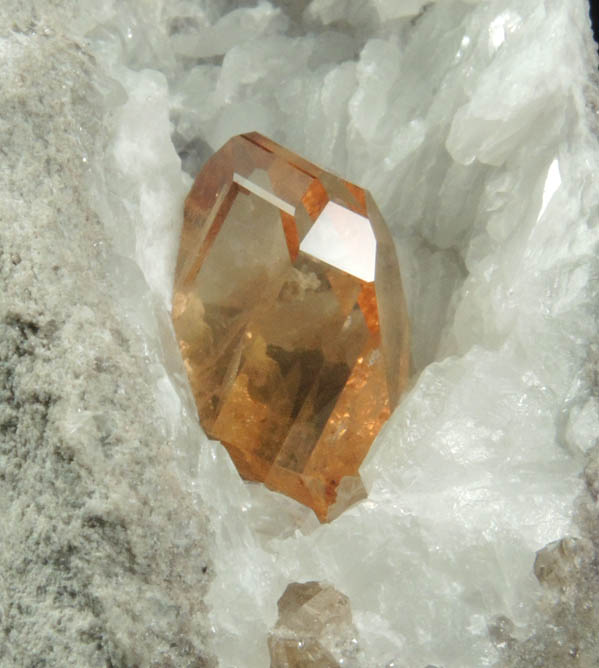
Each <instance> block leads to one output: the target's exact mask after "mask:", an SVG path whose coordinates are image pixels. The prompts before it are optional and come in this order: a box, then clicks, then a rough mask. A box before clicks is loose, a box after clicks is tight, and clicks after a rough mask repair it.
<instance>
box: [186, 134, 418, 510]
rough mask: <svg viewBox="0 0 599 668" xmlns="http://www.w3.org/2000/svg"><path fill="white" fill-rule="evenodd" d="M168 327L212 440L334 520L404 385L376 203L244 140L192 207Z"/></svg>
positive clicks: (195, 193) (270, 146)
mask: <svg viewBox="0 0 599 668" xmlns="http://www.w3.org/2000/svg"><path fill="white" fill-rule="evenodd" d="M173 322H174V325H175V331H176V333H177V337H178V340H179V345H180V347H181V352H182V354H183V358H184V360H185V365H186V368H187V372H188V374H189V378H190V381H191V385H192V390H193V393H194V396H195V399H196V403H197V407H198V412H199V416H200V421H201V423H202V426H203V427H204V429H205V430H206V432H207V433H208V435H209V436H211V437H212V438H215V439H218V440H220V441H221V442H222V443H223V444H224V445H225V446H226V448H227V450H228V451H229V454H230V455H231V458H232V459H233V461H234V462H235V465H236V466H237V469H238V470H239V472H240V473H241V475H242V476H243V477H244V478H245V479H247V480H255V481H261V482H264V483H266V485H267V486H268V487H270V488H271V489H273V490H276V491H279V492H283V493H285V494H287V495H288V496H291V497H293V498H295V499H297V500H298V501H300V502H301V503H303V504H305V505H307V506H310V507H311V508H313V509H314V511H315V512H316V515H317V516H318V517H319V518H320V519H321V520H326V519H327V518H328V519H331V518H330V517H329V507H330V506H332V505H333V504H334V503H335V501H336V500H337V488H338V487H339V485H340V483H341V482H342V481H343V480H344V478H346V477H350V478H353V479H355V478H356V477H357V475H358V468H359V466H360V464H361V463H362V460H363V459H364V456H365V455H366V453H367V452H368V449H369V447H370V445H371V444H372V442H373V440H374V438H375V437H376V435H377V434H378V432H379V430H380V428H381V426H382V424H383V422H384V421H385V420H386V419H387V418H388V417H389V415H390V413H391V411H392V410H393V408H394V407H395V405H396V404H397V402H398V399H399V395H400V393H401V391H402V390H403V388H404V386H405V384H406V381H407V378H408V369H409V337H408V327H407V320H406V315H405V305H404V303H403V298H402V292H401V281H400V276H399V267H398V264H397V257H396V254H395V247H394V244H393V240H392V239H391V236H390V234H389V231H388V230H387V228H386V226H385V223H384V222H383V219H382V217H381V215H380V213H379V212H378V210H377V208H376V205H375V204H374V202H373V200H372V198H371V197H370V195H369V194H368V193H367V192H366V191H364V190H362V189H361V188H358V187H356V186H354V185H353V184H350V183H348V182H347V181H343V180H342V179H340V178H337V177H334V176H332V175H331V174H329V173H327V172H325V171H324V170H322V169H320V168H319V167H316V166H315V165H312V164H310V163H308V162H307V161H305V160H303V159H301V158H300V157H299V156H297V155H294V154H293V153H291V152H289V151H287V150H285V149H283V148H282V147H281V146H279V145H277V144H275V143H274V142H272V141H270V140H268V139H266V138H265V137H263V136H261V135H259V134H257V133H253V134H246V135H242V136H238V137H234V138H233V139H231V140H230V141H229V142H228V143H227V144H226V145H225V146H224V147H223V148H221V149H220V150H219V151H218V152H217V153H216V154H215V155H214V156H213V157H212V158H211V159H210V160H209V161H208V162H207V164H206V165H205V167H204V168H203V170H202V171H201V172H200V174H199V175H198V177H197V178H196V181H195V184H194V186H193V188H192V190H191V192H190V194H189V195H188V197H187V200H186V204H185V222H184V226H183V231H182V235H181V246H180V250H179V259H178V265H177V272H176V278H175V297H174V307H173ZM335 510H336V512H339V510H340V508H339V507H336V509H335Z"/></svg>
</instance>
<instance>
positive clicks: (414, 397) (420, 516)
mask: <svg viewBox="0 0 599 668" xmlns="http://www.w3.org/2000/svg"><path fill="white" fill-rule="evenodd" d="M587 15H588V6H587V3H586V2H585V0H569V2H562V1H561V0H485V1H484V2H477V1H476V0H439V2H429V3H424V2H422V0H311V1H308V0H298V2H292V1H290V0H279V1H277V2H275V1H274V0H273V2H266V1H265V0H262V1H259V2H253V1H252V0H247V1H245V0H243V1H241V0H240V1H236V0H168V1H164V0H142V1H140V2H134V1H133V0H131V1H129V0H102V1H101V2H95V1H94V2H92V1H91V0H90V2H89V3H88V2H83V1H82V2H74V1H73V2H58V0H47V1H42V0H38V1H37V2H35V1H33V2H26V3H22V2H21V3H18V2H16V0H8V1H5V2H3V3H2V5H1V7H0V37H1V41H0V67H1V73H2V76H1V77H0V87H1V88H2V91H1V92H2V95H1V96H0V133H1V134H2V141H1V142H0V151H1V152H2V153H1V156H2V160H1V162H0V178H1V179H2V182H1V184H0V186H1V190H2V194H1V196H0V272H1V277H2V284H1V285H0V308H1V312H0V318H1V320H2V328H3V331H2V334H1V335H0V355H1V367H0V373H1V374H2V375H1V381H0V383H1V388H0V392H2V393H3V394H2V403H1V405H0V423H1V424H2V427H0V447H1V451H0V453H1V457H2V461H1V462H0V475H2V476H3V477H2V479H1V481H0V482H1V484H0V510H1V512H2V518H3V520H4V521H3V522H2V523H1V524H0V540H1V546H0V560H1V561H0V624H1V627H2V630H3V634H4V635H2V636H0V665H2V666H4V665H6V666H14V665H18V666H20V665H23V666H33V665H41V663H40V662H43V661H45V662H46V665H69V662H70V663H72V664H73V665H78V666H86V665H90V666H94V665H101V666H104V665H113V666H135V665H140V666H141V665H152V662H154V664H155V665H169V662H170V665H174V666H179V665H182V666H185V665H193V662H194V661H195V662H199V663H200V665H201V663H202V662H204V663H205V664H208V665H210V663H211V659H210V650H209V648H208V645H207V643H206V630H207V628H208V627H209V625H210V626H213V627H214V629H215V632H214V634H213V635H212V639H211V642H212V644H211V646H212V647H213V648H214V654H216V655H217V656H218V658H219V660H220V662H221V665H223V666H227V667H228V666H243V668H263V666H264V665H267V661H268V646H267V635H268V632H269V630H270V629H272V627H273V625H274V624H275V621H276V614H277V610H276V602H277V600H278V598H279V597H280V596H281V594H282V593H283V592H284V591H285V588H286V586H287V585H288V584H289V583H290V582H294V581H295V582H305V581H311V580H319V581H327V582H330V583H331V584H332V585H333V586H335V587H336V588H338V590H339V591H343V593H344V594H345V595H347V596H348V598H349V601H350V604H351V608H352V616H353V622H354V624H355V626H356V629H357V631H358V634H359V642H360V656H361V657H363V658H364V665H365V666H367V667H368V668H370V667H371V666H376V668H379V666H380V667H381V668H382V667H383V666H387V667H388V668H397V667H399V666H401V667H402V668H406V667H408V666H409V667H410V668H414V667H415V668H419V667H422V666H426V665H427V664H428V665H435V666H439V667H441V666H443V668H464V666H467V667H469V666H473V667H474V666H476V667H478V666H481V665H493V664H495V665H505V666H510V667H511V668H513V667H516V666H517V667H518V668H523V667H524V666H543V667H544V668H545V667H547V668H563V666H567V665H578V666H584V668H590V667H592V666H597V665H599V661H598V658H597V657H598V656H599V650H598V647H597V639H596V628H597V623H598V622H597V618H596V615H597V612H596V611H597V610H598V609H599V604H598V592H599V584H598V578H597V562H598V558H597V547H598V546H599V528H598V527H599V511H598V501H597V499H598V497H599V464H598V461H599V450H598V448H597V439H598V438H599V391H598V389H597V350H596V347H595V346H596V333H597V303H598V299H597V285H598V284H597V276H598V275H599V268H598V253H597V246H598V239H599V231H598V230H599V228H598V227H597V215H598V212H599V187H598V186H597V182H596V174H597V173H598V172H599V151H598V147H597V109H598V103H597V91H598V85H597V74H596V71H597V59H596V53H595V48H594V46H593V44H592V42H591V38H590V29H589V25H588V16H587ZM89 53H93V59H92V58H90V56H89ZM248 130H258V131H261V132H263V133H265V134H267V135H270V136H272V137H273V138H274V139H275V140H278V141H280V142H281V143H283V144H286V145H288V146H289V147H290V148H291V149H293V150H295V151H297V152H299V153H301V154H303V155H305V156H306V157H307V158H308V159H310V160H312V161H315V162H317V163H320V164H322V165H323V166H325V167H326V168H327V169H331V170H334V171H337V172H338V173H340V174H341V175H342V176H344V177H347V178H349V179H351V180H353V181H355V182H356V183H358V184H360V185H362V186H365V187H367V188H369V189H370V190H371V191H372V193H373V195H374V197H375V199H376V201H377V203H378V204H379V206H380V208H381V209H382V211H383V213H384V215H385V216H386V218H387V221H388V223H389V225H390V226H391V228H392V230H393V234H394V235H395V239H396V242H397V247H398V252H399V255H400V263H401V264H402V272H403V276H404V279H405V287H406V292H407V298H408V302H409V310H410V316H411V322H412V328H413V333H414V348H413V356H414V362H415V369H416V375H415V377H414V379H413V387H412V389H411V391H410V392H409V393H408V395H407V396H406V397H405V400H404V401H403V403H402V405H401V406H400V408H399V410H397V411H396V413H395V414H394V416H392V418H391V420H390V422H389V423H388V426H387V428H386V429H385V431H384V433H383V434H382V435H381V437H380V438H379V439H378V441H377V444H375V448H374V449H373V451H372V456H371V457H369V459H368V460H367V462H366V463H365V465H364V466H363V468H362V475H363V477H364V479H365V480H366V482H367V484H368V486H369V498H368V501H366V502H364V503H362V504H358V505H357V506H355V507H354V508H352V509H351V510H350V511H349V512H348V513H346V514H344V515H342V516H341V517H340V518H339V519H338V520H335V522H333V523H331V524H330V525H326V526H322V527H320V526H318V523H317V522H315V519H314V518H313V517H312V516H310V515H309V514H306V512H304V510H303V509H301V508H298V507H297V506H296V505H294V504H293V503H291V502H289V501H288V500H286V499H284V498H278V497H274V496H273V495H271V494H269V493H267V492H265V491H264V490H262V489H260V488H257V487H248V486H247V485H244V484H243V483H242V482H241V481H240V480H239V478H238V476H237V474H236V472H235V470H234V468H233V467H232V466H231V464H230V461H229V460H228V458H227V457H226V454H225V453H224V452H223V449H222V448H220V447H219V446H218V445H217V444H212V443H206V442H205V441H203V439H202V435H201V433H200V432H199V430H198V427H197V423H196V421H195V416H194V415H193V408H192V407H191V406H192V404H191V402H190V400H189V391H188V389H187V388H186V386H185V381H184V376H183V375H182V373H181V371H182V370H181V365H180V361H179V359H178V356H177V352H176V347H175V345H174V340H173V337H172V332H171V330H170V328H169V325H168V319H167V312H168V308H169V300H170V290H171V285H172V269H173V265H174V258H175V254H176V244H177V235H178V229H179V227H178V226H179V224H180V223H178V222H177V221H178V215H179V214H180V209H181V204H182V200H183V197H184V193H185V183H186V182H187V185H189V175H190V174H193V173H194V172H195V170H196V169H197V167H198V166H199V165H200V164H201V163H202V161H203V160H205V158H206V157H207V156H208V155H209V154H210V152H211V151H212V150H215V149H217V148H218V147H219V146H220V145H221V144H222V143H223V142H224V141H225V140H226V139H228V138H229V137H230V136H231V135H232V134H234V133H237V132H242V131H248ZM175 149H176V150H177V152H178V154H179V157H178V156H177V154H176V152H175ZM179 158H180V160H179ZM182 168H183V171H184V172H187V175H186V174H185V173H183V172H182ZM200 445H203V447H199V446H200ZM198 451H199V463H200V468H199V474H198V475H197V477H194V476H195V474H196V471H198V469H197V463H198ZM583 470H584V473H582V474H581V472H582V471H583ZM190 478H193V480H192V481H191V484H190ZM190 488H191V491H190ZM203 507H209V508H210V512H211V515H212V518H213V521H212V523H211V524H212V528H213V533H212V534H211V537H209V536H208V533H207V531H206V522H205V519H204V517H203V515H202V508H203ZM212 555H214V558H213V561H212V562H211V561H210V557H211V556H212ZM365 565H366V566H365ZM249 566H251V567H249ZM205 569H206V572H204V571H205ZM211 573H212V575H213V579H212V584H211V586H210V587H209V588H207V584H208V579H209V575H210V574H211ZM535 576H536V577H535ZM203 602H204V604H206V608H209V609H207V610H206V611H204V608H203ZM208 619H209V620H210V621H208ZM36 662H37V663H36Z"/></svg>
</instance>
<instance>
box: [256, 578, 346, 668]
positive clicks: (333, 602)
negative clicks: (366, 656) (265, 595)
mask: <svg viewBox="0 0 599 668" xmlns="http://www.w3.org/2000/svg"><path fill="white" fill-rule="evenodd" d="M277 605H278V609H279V619H278V621H277V623H276V625H275V627H274V629H273V630H272V632H271V633H270V635H269V637H268V648H269V651H270V660H271V663H270V665H271V668H307V667H308V666H312V667H313V668H342V667H343V668H351V667H352V666H356V665H357V664H356V657H357V655H358V640H357V638H356V635H357V631H356V629H355V628H354V626H353V623H352V614H351V606H350V602H349V599H348V598H347V596H345V595H344V594H342V593H341V592H339V591H337V590H336V589H335V588H334V587H332V586H331V585H328V584H324V583H320V582H314V581H312V582H304V583H300V582H294V583H292V584H290V585H288V586H287V588H286V589H285V592H284V593H283V595H282V596H281V598H280V599H279V601H278V604H277Z"/></svg>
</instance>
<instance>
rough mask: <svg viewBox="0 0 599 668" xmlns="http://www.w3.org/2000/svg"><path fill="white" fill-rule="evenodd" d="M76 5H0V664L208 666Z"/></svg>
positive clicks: (197, 558)
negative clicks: (98, 167)
mask: <svg viewBox="0 0 599 668" xmlns="http://www.w3.org/2000/svg"><path fill="white" fill-rule="evenodd" d="M76 5H77V3H75V2H74V3H72V4H71V3H61V6H60V7H57V8H56V10H55V11H54V10H53V9H52V6H51V4H50V3H48V4H47V5H46V6H45V7H43V8H42V11H41V12H39V11H36V9H35V6H34V4H33V3H31V4H30V5H28V3H24V5H23V3H20V2H19V3H16V2H15V3H13V2H8V3H6V2H3V3H2V6H1V7H0V51H1V53H2V56H1V62H2V65H1V68H2V74H1V76H0V82H1V83H0V89H1V94H0V119H1V120H0V146H1V148H0V153H1V158H0V516H1V517H2V521H1V522H0V666H2V667H6V668H13V667H16V666H19V667H20V668H21V667H22V668H32V667H33V666H67V665H72V666H80V667H82V668H84V667H87V666H102V667H105V666H113V667H117V666H118V667H125V666H196V667H199V666H211V665H214V664H213V661H212V659H211V654H210V651H209V649H207V644H206V617H205V612H204V607H203V596H204V593H205V590H206V585H207V583H208V581H209V579H210V572H211V566H210V550H209V543H210V541H209V539H208V533H207V528H206V527H207V525H206V520H205V517H204V515H203V513H202V511H201V510H198V509H197V508H195V507H194V505H193V504H192V503H191V501H190V495H189V492H188V491H187V490H186V489H185V485H184V478H182V477H181V476H180V475H179V473H178V472H177V467H176V456H175V450H176V443H175V440H174V439H172V438H170V439H169V435H168V434H167V430H166V429H165V424H164V419H163V418H162V417H161V413H160V411H159V410H156V406H155V401H154V397H153V394H152V393H153V389H152V388H153V383H154V381H153V379H152V377H151V374H150V373H149V370H148V367H149V364H150V362H151V358H150V357H149V356H148V355H147V353H145V352H144V350H143V349H142V346H141V341H140V338H139V336H138V335H136V332H135V331H134V329H133V328H132V327H131V326H130V325H129V324H128V323H127V321H126V318H125V308H124V304H123V301H122V300H121V301H119V300H118V299H116V298H115V296H114V295H115V289H114V286H115V279H116V280H118V277H117V276H115V275H114V274H113V273H112V271H110V272H109V270H108V269H109V266H112V265H110V264H109V260H110V257H111V254H112V253H113V251H112V250H111V249H110V248H109V247H108V246H107V244H106V239H105V235H104V230H103V227H102V225H101V223H100V221H99V219H98V216H97V215H96V213H95V212H94V209H93V207H92V203H91V198H90V190H89V163H90V162H91V161H93V160H94V159H95V158H97V155H98V152H99V149H100V148H101V146H102V144H103V142H104V139H105V135H106V131H105V128H104V127H103V125H102V123H103V120H104V119H103V117H102V111H101V110H102V105H101V100H100V93H99V91H98V89H97V88H96V87H95V86H94V85H93V81H94V79H95V76H96V65H95V63H94V60H93V59H92V58H91V57H90V55H89V54H88V53H86V52H85V50H84V49H82V47H81V46H80V45H78V44H77V43H75V42H73V41H71V40H70V39H69V38H67V37H65V36H63V35H62V34H61V21H60V19H61V18H63V17H64V16H72V15H74V14H75V12H74V8H75V7H76Z"/></svg>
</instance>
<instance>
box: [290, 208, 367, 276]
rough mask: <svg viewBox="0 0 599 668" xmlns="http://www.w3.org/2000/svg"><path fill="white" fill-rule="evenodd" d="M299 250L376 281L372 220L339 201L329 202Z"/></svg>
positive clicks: (349, 272) (353, 273)
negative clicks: (347, 207)
mask: <svg viewBox="0 0 599 668" xmlns="http://www.w3.org/2000/svg"><path fill="white" fill-rule="evenodd" d="M300 251H303V252H304V253H308V254H309V255H312V257H315V258H316V259H317V260H322V261H323V262H326V263H327V264H330V265H332V266H333V267H336V268H337V269H341V270H342V271H345V272H347V273H348V274H351V275H352V276H357V277H358V278H361V279H362V280H363V281H367V282H371V281H374V269H375V265H376V239H375V238H374V233H373V232H372V227H371V226H370V221H369V220H368V218H365V217H364V216H360V214H358V213H355V212H354V211H350V210H349V209H346V208H345V207H344V206H341V205H340V204H335V202H328V203H327V205H326V206H325V207H324V209H323V210H322V212H321V214H320V215H319V216H318V218H317V220H316V222H315V223H314V225H313V226H312V228H311V229H310V231H309V232H308V234H307V235H306V236H305V238H304V239H303V240H302V242H301V244H300Z"/></svg>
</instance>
